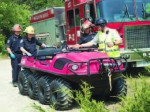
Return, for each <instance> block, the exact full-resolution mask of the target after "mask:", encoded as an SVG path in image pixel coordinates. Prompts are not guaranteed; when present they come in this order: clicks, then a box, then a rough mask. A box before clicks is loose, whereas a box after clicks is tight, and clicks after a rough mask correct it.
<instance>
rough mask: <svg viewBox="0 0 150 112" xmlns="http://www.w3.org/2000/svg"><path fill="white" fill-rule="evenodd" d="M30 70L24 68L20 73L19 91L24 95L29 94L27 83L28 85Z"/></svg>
mask: <svg viewBox="0 0 150 112" xmlns="http://www.w3.org/2000/svg"><path fill="white" fill-rule="evenodd" d="M29 74H30V72H29V71H28V70H22V71H21V72H20V73H19V76H18V88H19V91H20V93H21V94H22V95H27V94H28V90H27V85H28V80H27V78H28V76H29Z"/></svg>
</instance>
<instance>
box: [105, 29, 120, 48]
mask: <svg viewBox="0 0 150 112" xmlns="http://www.w3.org/2000/svg"><path fill="white" fill-rule="evenodd" d="M113 37H114V38H113V40H112V42H110V43H108V44H107V45H108V47H113V46H114V45H120V44H122V38H121V37H120V35H119V33H118V32H117V31H116V30H114V32H113Z"/></svg>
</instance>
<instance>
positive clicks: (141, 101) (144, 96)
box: [119, 77, 150, 112]
mask: <svg viewBox="0 0 150 112" xmlns="http://www.w3.org/2000/svg"><path fill="white" fill-rule="evenodd" d="M131 82H132V84H131V85H132V89H133V95H132V96H127V97H126V98H123V99H122V102H121V107H120V108H119V112H148V111H149V110H150V84H149V83H147V82H146V79H145V78H144V77H140V78H139V79H138V80H132V79H131Z"/></svg>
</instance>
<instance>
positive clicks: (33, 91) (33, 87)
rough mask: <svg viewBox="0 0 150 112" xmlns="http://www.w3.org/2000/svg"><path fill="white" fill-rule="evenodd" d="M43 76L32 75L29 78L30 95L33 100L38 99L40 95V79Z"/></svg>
mask: <svg viewBox="0 0 150 112" xmlns="http://www.w3.org/2000/svg"><path fill="white" fill-rule="evenodd" d="M40 77H41V76H40V75H38V74H32V75H30V76H29V77H28V87H27V88H28V95H29V97H30V98H31V99H35V100H36V99H37V95H38V84H37V83H38V79H39V78H40Z"/></svg>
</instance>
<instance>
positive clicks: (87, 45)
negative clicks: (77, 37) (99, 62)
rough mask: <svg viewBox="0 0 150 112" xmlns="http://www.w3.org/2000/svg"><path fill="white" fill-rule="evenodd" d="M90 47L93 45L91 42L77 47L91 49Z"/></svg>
mask: <svg viewBox="0 0 150 112" xmlns="http://www.w3.org/2000/svg"><path fill="white" fill-rule="evenodd" d="M92 45H95V44H94V42H93V41H90V42H87V43H85V44H81V45H79V47H91V46H92Z"/></svg>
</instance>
